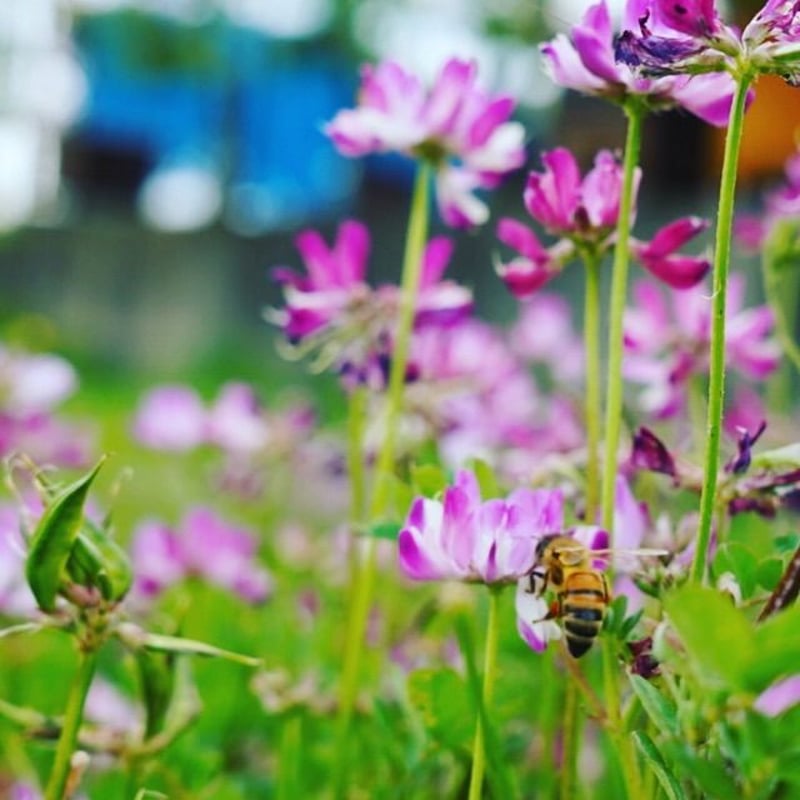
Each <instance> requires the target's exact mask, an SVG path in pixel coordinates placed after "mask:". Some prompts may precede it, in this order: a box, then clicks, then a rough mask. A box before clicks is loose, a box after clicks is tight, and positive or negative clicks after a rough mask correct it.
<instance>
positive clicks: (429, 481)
mask: <svg viewBox="0 0 800 800" xmlns="http://www.w3.org/2000/svg"><path fill="white" fill-rule="evenodd" d="M446 486H447V473H446V472H445V471H444V470H443V469H442V468H441V467H439V466H437V465H436V464H413V465H412V466H411V488H412V489H413V492H414V494H415V495H423V496H424V497H436V496H437V495H438V494H440V493H441V492H442V491H443V490H444V488H445V487H446Z"/></svg>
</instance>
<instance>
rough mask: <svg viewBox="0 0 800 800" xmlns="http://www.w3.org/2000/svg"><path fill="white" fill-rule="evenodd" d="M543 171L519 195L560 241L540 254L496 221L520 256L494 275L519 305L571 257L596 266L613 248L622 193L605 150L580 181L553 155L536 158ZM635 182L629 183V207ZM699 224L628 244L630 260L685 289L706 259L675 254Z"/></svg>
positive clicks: (515, 225)
mask: <svg viewBox="0 0 800 800" xmlns="http://www.w3.org/2000/svg"><path fill="white" fill-rule="evenodd" d="M542 163H543V165H544V170H543V171H542V172H535V171H534V172H531V173H530V175H529V176H528V182H527V184H526V187H525V193H524V202H525V207H526V209H527V210H528V213H529V214H530V215H531V217H533V219H534V220H536V221H537V222H538V223H539V224H541V225H542V227H544V229H545V230H546V231H547V232H548V233H551V234H553V235H554V236H558V237H560V238H559V240H558V241H557V242H556V243H555V244H553V245H551V246H550V247H548V248H546V247H544V246H543V245H542V243H541V242H540V241H539V239H538V238H537V236H536V234H535V233H534V232H533V231H531V230H530V229H529V228H528V227H527V226H525V225H523V224H522V223H520V222H517V221H516V220H514V219H509V218H504V219H501V220H500V222H499V224H498V228H497V235H498V238H499V239H500V241H501V242H503V243H504V244H506V245H508V246H509V247H511V248H512V249H514V250H516V251H517V252H518V253H519V256H518V257H516V258H514V259H512V260H511V261H509V262H507V263H503V262H499V263H498V264H497V265H496V268H497V272H498V274H499V275H500V277H501V278H502V279H503V280H504V281H505V283H506V286H508V288H509V289H510V290H511V291H512V292H513V293H514V295H515V296H517V297H526V296H528V295H530V294H531V293H533V292H535V291H537V290H538V289H539V288H540V287H541V286H543V285H544V284H545V283H546V282H547V281H549V280H550V279H551V278H553V277H554V276H555V275H557V274H558V273H559V272H560V271H561V269H562V268H563V266H564V265H565V264H566V263H567V262H568V261H571V260H572V259H573V258H575V257H576V256H581V257H585V258H586V257H588V258H592V259H599V258H600V257H602V255H603V254H604V253H605V252H606V251H607V250H609V249H610V247H611V246H612V245H613V242H614V230H615V227H616V224H617V219H618V217H619V209H620V196H621V190H622V167H621V165H620V164H619V163H618V161H617V160H616V158H615V157H614V156H613V155H612V153H610V152H609V151H607V150H602V151H601V152H600V153H598V155H597V157H596V158H595V163H594V167H593V168H592V169H591V170H590V171H589V172H587V174H586V175H585V176H584V177H583V178H581V174H580V170H579V167H578V163H577V160H576V159H575V156H574V155H573V154H572V153H571V152H570V151H569V150H567V149H566V148H563V147H559V148H556V149H555V150H551V151H549V152H545V153H543V154H542ZM639 180H640V173H639V171H638V170H637V172H636V176H635V187H634V202H635V195H636V190H637V189H638V184H639ZM707 226H708V223H707V222H706V221H705V220H702V219H700V218H698V217H684V218H681V219H678V220H676V221H674V222H672V223H670V224H668V225H665V226H664V227H663V228H661V229H660V230H659V231H658V232H657V233H656V234H655V236H654V237H653V239H652V240H651V241H650V242H642V241H638V240H635V239H634V240H632V241H631V243H630V248H631V252H632V254H633V256H634V257H635V258H636V259H637V260H638V261H639V263H641V265H642V266H643V267H644V268H645V269H646V270H648V271H649V272H650V273H651V274H652V275H654V276H655V277H657V278H658V279H659V280H661V281H663V282H664V283H666V284H667V285H669V286H672V287H673V288H675V289H686V288H689V287H691V286H694V285H695V284H697V283H698V282H699V281H700V280H702V279H703V277H704V276H705V274H706V273H707V272H708V269H709V266H710V264H709V262H708V259H706V258H705V257H701V256H687V255H682V254H679V253H677V252H676V251H677V250H678V249H679V248H681V247H682V246H683V245H684V244H686V243H687V242H688V241H689V240H690V239H692V238H694V237H695V236H697V234H699V233H701V232H702V231H703V230H705V229H706V227H707Z"/></svg>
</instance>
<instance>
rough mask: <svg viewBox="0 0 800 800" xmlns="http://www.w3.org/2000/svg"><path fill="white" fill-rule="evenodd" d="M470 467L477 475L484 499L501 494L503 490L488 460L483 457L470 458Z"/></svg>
mask: <svg viewBox="0 0 800 800" xmlns="http://www.w3.org/2000/svg"><path fill="white" fill-rule="evenodd" d="M469 468H470V469H471V470H472V471H473V472H474V473H475V477H476V478H477V479H478V486H480V489H481V497H482V498H483V499H484V500H488V499H489V498H492V497H500V496H501V494H502V492H501V491H500V487H499V486H498V483H497V477H496V476H495V474H494V469H493V468H492V467H491V466H490V465H489V464H488V463H487V462H486V461H484V460H483V459H481V458H473V459H470V461H469Z"/></svg>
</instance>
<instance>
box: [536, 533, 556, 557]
mask: <svg viewBox="0 0 800 800" xmlns="http://www.w3.org/2000/svg"><path fill="white" fill-rule="evenodd" d="M557 538H558V534H555V533H551V534H549V535H548V536H542V538H541V539H539V541H538V542H537V543H536V560H537V561H539V562H541V561H542V560H543V559H544V556H545V553H546V552H547V548H548V547H550V544H551V542H552V541H553V540H554V539H557Z"/></svg>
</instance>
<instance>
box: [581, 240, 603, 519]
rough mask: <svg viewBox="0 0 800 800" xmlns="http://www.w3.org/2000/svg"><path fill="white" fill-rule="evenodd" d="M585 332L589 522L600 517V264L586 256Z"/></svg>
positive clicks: (587, 505)
mask: <svg viewBox="0 0 800 800" xmlns="http://www.w3.org/2000/svg"><path fill="white" fill-rule="evenodd" d="M585 266H586V295H585V298H584V311H583V331H584V349H585V352H586V410H585V419H586V501H585V502H586V519H587V521H588V522H590V523H591V522H593V521H594V520H595V519H596V517H597V509H598V501H599V495H600V414H599V409H600V394H601V390H600V264H599V262H598V259H597V258H596V257H595V258H593V257H591V256H587V257H586V259H585Z"/></svg>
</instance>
